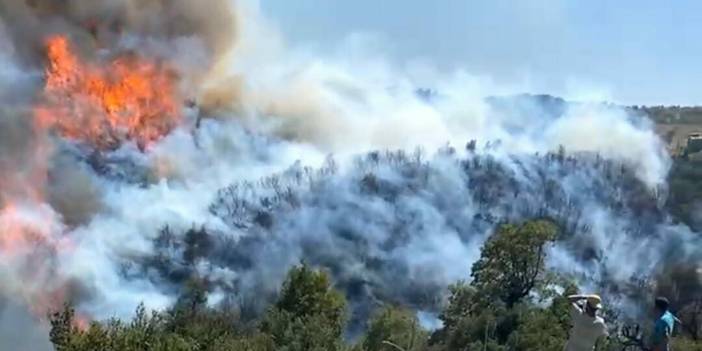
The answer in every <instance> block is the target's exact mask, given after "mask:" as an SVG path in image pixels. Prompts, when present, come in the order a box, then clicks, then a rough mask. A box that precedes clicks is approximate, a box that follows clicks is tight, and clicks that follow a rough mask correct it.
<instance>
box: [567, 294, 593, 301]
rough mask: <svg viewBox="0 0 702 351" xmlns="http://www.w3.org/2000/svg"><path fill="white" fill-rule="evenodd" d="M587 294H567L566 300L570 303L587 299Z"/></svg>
mask: <svg viewBox="0 0 702 351" xmlns="http://www.w3.org/2000/svg"><path fill="white" fill-rule="evenodd" d="M587 298H588V296H587V295H570V296H568V302H570V303H577V302H579V301H582V300H587Z"/></svg>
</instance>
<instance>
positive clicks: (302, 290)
mask: <svg viewBox="0 0 702 351" xmlns="http://www.w3.org/2000/svg"><path fill="white" fill-rule="evenodd" d="M345 325H346V300H345V298H344V297H343V295H341V294H340V293H339V292H338V291H336V290H334V289H332V287H331V282H330V280H329V276H328V275H327V274H326V273H324V272H322V271H316V270H313V269H311V268H309V267H308V266H307V265H304V264H303V265H301V266H299V267H294V268H293V269H291V270H290V272H289V273H288V277H287V279H286V281H285V283H284V284H283V289H282V291H281V292H280V297H279V298H278V301H277V302H276V303H275V305H274V306H273V307H272V308H271V309H270V310H269V311H268V312H267V313H266V316H264V318H263V321H262V323H261V330H262V331H263V332H264V333H266V334H269V335H271V338H272V340H273V342H274V343H275V345H276V350H285V351H297V350H299V351H303V350H319V351H323V350H326V351H330V350H341V349H343V340H342V333H343V331H344V327H345Z"/></svg>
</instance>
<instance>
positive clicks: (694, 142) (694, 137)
mask: <svg viewBox="0 0 702 351" xmlns="http://www.w3.org/2000/svg"><path fill="white" fill-rule="evenodd" d="M685 151H686V153H687V154H688V155H690V154H694V153H697V152H700V151H702V132H695V133H690V134H688V135H687V148H686V150H685Z"/></svg>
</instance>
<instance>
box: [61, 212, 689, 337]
mask: <svg viewBox="0 0 702 351" xmlns="http://www.w3.org/2000/svg"><path fill="white" fill-rule="evenodd" d="M556 233H557V228H556V227H555V225H553V224H552V223H550V222H548V221H543V220H536V221H528V222H524V223H521V224H505V225H502V226H500V227H499V228H497V230H496V232H495V233H494V235H493V236H492V237H491V238H490V239H489V240H488V241H487V242H486V244H485V246H484V247H483V249H482V251H481V257H480V259H479V260H478V261H477V262H476V263H475V264H474V265H473V271H472V277H473V280H472V282H470V283H466V282H458V283H456V284H453V285H451V286H450V287H449V292H450V294H449V297H448V303H447V304H446V306H445V308H444V310H443V311H442V312H441V313H440V315H439V318H440V319H441V321H442V322H443V327H442V328H441V329H439V330H437V331H435V332H434V333H432V335H431V337H429V338H427V337H428V333H427V332H426V331H425V330H423V329H422V328H421V327H420V325H419V322H418V320H417V317H416V316H415V314H414V313H413V312H412V311H410V310H406V309H403V308H401V307H386V308H383V309H381V310H380V311H378V312H377V313H376V314H375V315H374V316H373V317H372V319H371V320H370V321H369V323H368V329H367V331H366V333H365V334H364V335H363V336H362V337H361V338H360V340H359V342H357V343H356V344H355V345H354V347H350V346H349V345H348V344H347V343H346V342H345V340H344V339H343V332H344V330H345V327H346V318H347V316H346V300H345V298H344V296H343V295H342V294H340V293H339V292H338V291H336V290H334V289H333V288H332V284H331V281H330V278H329V276H328V275H327V274H326V273H325V272H323V271H319V270H315V269H312V268H310V267H309V266H307V265H304V264H303V265H300V266H297V267H294V268H292V269H291V270H290V271H289V273H288V276H287V278H286V280H285V282H284V284H283V286H282V288H281V291H280V294H279V296H278V299H277V300H276V301H275V303H274V304H273V305H271V306H270V308H269V309H268V310H267V312H266V313H265V314H264V315H263V316H261V317H260V319H259V320H258V322H256V324H255V325H251V324H247V323H245V322H242V321H241V318H240V317H239V314H238V312H237V311H236V310H234V309H231V308H227V306H226V305H220V306H218V307H216V308H214V307H210V306H208V305H207V293H208V282H207V281H205V280H202V279H198V278H197V277H195V278H192V279H190V280H189V281H187V282H186V283H185V286H184V287H183V291H182V293H181V295H180V297H179V298H178V299H177V301H176V303H175V304H174V305H173V306H172V307H171V308H170V309H168V310H166V311H163V312H147V311H146V310H145V308H144V307H143V306H140V307H139V308H137V310H136V313H135V315H134V317H133V318H132V320H131V321H127V322H125V321H121V320H118V319H112V320H109V321H105V322H101V323H98V322H95V323H92V324H90V326H88V327H87V328H83V329H82V328H78V327H77V326H76V325H77V323H76V316H75V313H74V311H73V309H72V308H71V307H70V306H66V307H65V308H64V309H63V310H62V311H58V312H56V313H53V314H52V315H50V322H51V331H50V339H51V341H52V343H53V344H54V346H55V348H56V350H57V351H97V350H99V351H167V350H168V351H240V350H241V351H279V350H280V351H345V350H354V351H396V350H404V351H420V350H427V351H449V350H461V351H464V350H470V351H506V350H513V351H530V350H546V351H549V350H553V351H560V350H562V349H563V346H564V344H565V342H566V339H567V336H568V330H569V328H570V313H569V309H570V303H569V301H568V300H567V298H566V296H568V295H570V294H572V293H574V292H575V287H574V286H573V285H572V284H569V283H568V281H567V280H565V279H564V278H563V277H558V276H556V275H554V274H553V273H551V272H548V271H547V270H546V269H545V267H544V259H545V246H546V245H547V244H548V243H549V242H550V241H552V240H554V239H555V237H556ZM189 240H191V246H192V249H191V256H192V257H197V256H198V255H200V253H201V252H204V251H203V250H204V249H203V248H206V247H207V245H209V244H207V240H205V237H204V236H203V235H202V233H198V232H197V231H193V232H192V234H191V238H190V239H189ZM687 306H688V309H686V310H681V311H679V312H680V314H679V315H680V317H681V318H682V319H683V320H684V321H685V323H686V327H687V329H684V331H683V332H682V333H679V335H678V336H676V338H675V340H674V342H673V347H674V349H675V350H682V351H702V343H700V342H699V341H697V340H694V338H696V337H697V336H698V334H699V333H696V332H693V331H695V330H696V331H698V330H699V325H700V324H695V323H696V321H699V320H702V317H700V318H698V317H699V316H700V315H702V314H701V313H700V312H699V311H702V308H698V305H696V304H692V303H689V304H688V305H687ZM700 306H702V304H700ZM693 322H694V323H693ZM608 323H610V324H614V323H615V321H612V320H610V321H608ZM695 328H696V329H695ZM693 329H694V330H693ZM622 342H623V339H622V338H621V336H618V335H614V337H612V338H610V339H607V340H604V342H602V343H600V344H598V345H597V351H620V350H624V345H623V343H622Z"/></svg>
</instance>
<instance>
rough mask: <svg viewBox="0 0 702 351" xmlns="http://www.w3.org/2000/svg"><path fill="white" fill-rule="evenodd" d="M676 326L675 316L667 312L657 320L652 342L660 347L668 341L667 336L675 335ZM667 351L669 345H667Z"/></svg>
mask: <svg viewBox="0 0 702 351" xmlns="http://www.w3.org/2000/svg"><path fill="white" fill-rule="evenodd" d="M674 326H675V317H673V314H672V313H670V312H668V311H666V312H665V313H663V315H661V316H660V318H658V319H656V323H655V325H654V327H653V336H652V338H651V342H652V343H653V345H660V344H661V343H663V342H664V341H665V339H666V336H668V337H670V336H671V335H672V334H673V327H674ZM665 349H666V350H667V349H668V348H667V345H666V348H665Z"/></svg>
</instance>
